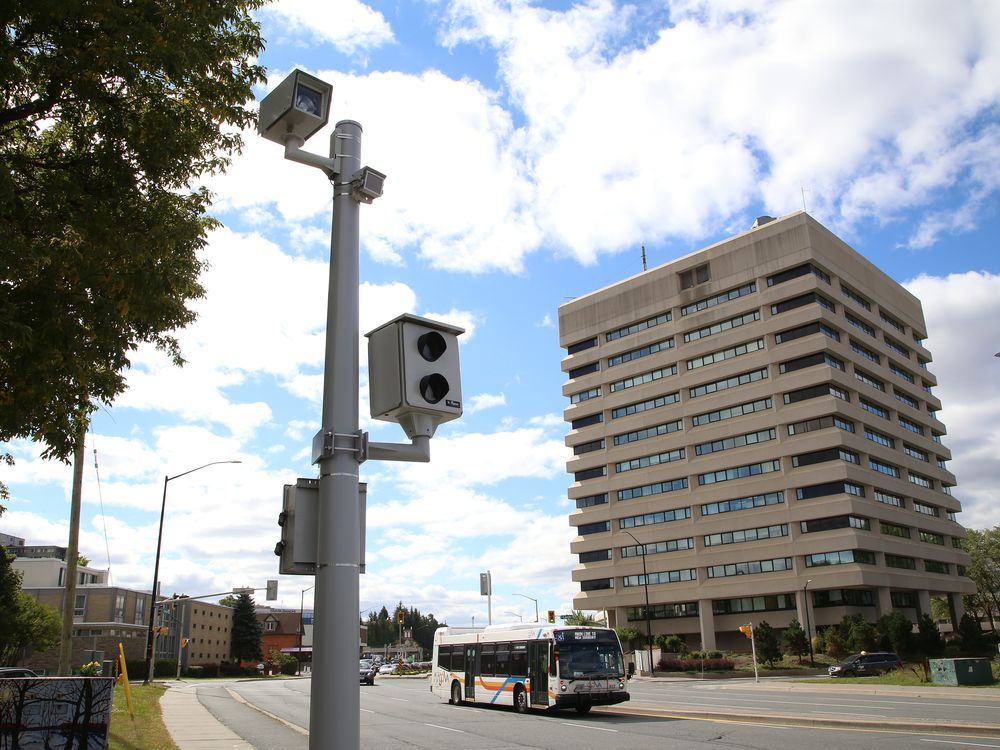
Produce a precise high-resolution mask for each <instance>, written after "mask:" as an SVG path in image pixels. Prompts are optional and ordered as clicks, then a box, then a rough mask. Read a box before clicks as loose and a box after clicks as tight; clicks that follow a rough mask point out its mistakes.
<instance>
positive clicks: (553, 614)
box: [549, 609, 556, 622]
mask: <svg viewBox="0 0 1000 750" xmlns="http://www.w3.org/2000/svg"><path fill="white" fill-rule="evenodd" d="M555 621H556V611H555V610H554V609H550V610H549V622H555Z"/></svg>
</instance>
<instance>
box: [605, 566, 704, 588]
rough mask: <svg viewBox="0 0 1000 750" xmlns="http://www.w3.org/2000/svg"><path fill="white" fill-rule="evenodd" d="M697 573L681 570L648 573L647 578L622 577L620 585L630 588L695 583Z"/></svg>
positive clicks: (690, 569) (639, 576)
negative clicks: (660, 584)
mask: <svg viewBox="0 0 1000 750" xmlns="http://www.w3.org/2000/svg"><path fill="white" fill-rule="evenodd" d="M697 580H698V572H697V570H695V569H694V568H684V569H683V570H664V571H661V572H659V573H650V574H649V575H648V576H644V575H638V576H622V584H623V585H624V586H625V587H626V588H628V587H630V586H644V585H645V584H646V583H649V584H650V585H653V584H657V583H681V582H682V581H697Z"/></svg>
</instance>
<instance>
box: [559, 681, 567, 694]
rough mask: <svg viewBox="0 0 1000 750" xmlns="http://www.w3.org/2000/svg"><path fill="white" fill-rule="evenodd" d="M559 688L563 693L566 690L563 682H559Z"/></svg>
mask: <svg viewBox="0 0 1000 750" xmlns="http://www.w3.org/2000/svg"><path fill="white" fill-rule="evenodd" d="M559 688H560V689H561V690H562V691H563V692H564V693H565V692H566V683H565V682H563V683H562V684H560V685H559Z"/></svg>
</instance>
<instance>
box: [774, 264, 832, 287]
mask: <svg viewBox="0 0 1000 750" xmlns="http://www.w3.org/2000/svg"><path fill="white" fill-rule="evenodd" d="M810 273H811V274H814V275H815V276H816V277H817V278H819V279H822V280H823V281H825V282H826V283H827V284H829V283H830V276H829V274H827V273H826V272H825V271H822V270H820V269H819V268H817V267H816V266H814V265H813V264H812V263H803V264H802V265H801V266H795V267H794V268H789V269H787V270H784V271H780V272H779V273H776V274H772V275H771V276H768V277H767V285H768V286H774V285H776V284H784V283H785V282H786V281H791V280H792V279H797V278H799V277H800V276H806V275H808V274H810Z"/></svg>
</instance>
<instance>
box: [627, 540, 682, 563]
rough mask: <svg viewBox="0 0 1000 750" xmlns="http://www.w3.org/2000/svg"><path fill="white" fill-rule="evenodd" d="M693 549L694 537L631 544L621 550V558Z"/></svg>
mask: <svg viewBox="0 0 1000 750" xmlns="http://www.w3.org/2000/svg"><path fill="white" fill-rule="evenodd" d="M686 549H694V537H687V538H685V539H670V540H668V541H665V542H652V543H651V544H633V545H630V546H628V547H622V548H621V556H622V558H626V557H638V556H640V555H642V554H644V553H645V554H647V555H656V554H659V553H661V552H679V551H681V550H686Z"/></svg>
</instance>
